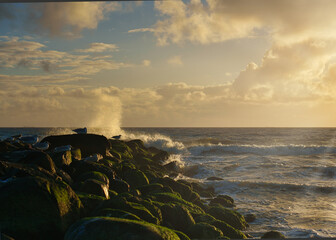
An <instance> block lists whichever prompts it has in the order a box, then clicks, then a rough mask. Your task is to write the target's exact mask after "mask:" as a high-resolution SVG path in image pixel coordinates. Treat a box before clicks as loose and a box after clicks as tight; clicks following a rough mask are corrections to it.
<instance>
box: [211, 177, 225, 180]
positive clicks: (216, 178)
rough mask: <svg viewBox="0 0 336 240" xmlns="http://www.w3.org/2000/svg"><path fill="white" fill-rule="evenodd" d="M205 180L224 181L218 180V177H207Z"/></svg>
mask: <svg viewBox="0 0 336 240" xmlns="http://www.w3.org/2000/svg"><path fill="white" fill-rule="evenodd" d="M207 180H209V181H221V180H224V179H223V178H220V177H208V178H207Z"/></svg>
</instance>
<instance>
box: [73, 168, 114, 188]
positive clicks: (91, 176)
mask: <svg viewBox="0 0 336 240" xmlns="http://www.w3.org/2000/svg"><path fill="white" fill-rule="evenodd" d="M87 179H95V180H97V181H100V182H103V183H105V184H106V185H109V179H108V177H107V176H106V175H105V174H104V173H101V172H97V171H91V172H86V173H83V174H81V175H79V177H78V178H77V179H76V180H77V181H83V182H84V181H85V180H87Z"/></svg>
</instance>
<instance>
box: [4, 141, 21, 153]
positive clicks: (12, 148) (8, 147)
mask: <svg viewBox="0 0 336 240" xmlns="http://www.w3.org/2000/svg"><path fill="white" fill-rule="evenodd" d="M18 149H19V148H18V147H17V146H14V145H13V144H11V143H9V142H7V141H1V142H0V153H4V152H10V151H15V150H18Z"/></svg>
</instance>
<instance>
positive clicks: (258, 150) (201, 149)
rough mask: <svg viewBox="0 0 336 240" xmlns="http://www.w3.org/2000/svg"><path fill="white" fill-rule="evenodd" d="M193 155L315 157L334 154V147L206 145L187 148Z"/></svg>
mask: <svg viewBox="0 0 336 240" xmlns="http://www.w3.org/2000/svg"><path fill="white" fill-rule="evenodd" d="M188 150H189V151H190V152H191V153H192V154H193V155H220V154H224V153H229V154H257V155H264V156H266V155H280V156H283V155H316V154H336V147H333V146H319V145H310V146H306V145H293V144H290V145H273V146H267V145H231V144H230V145H226V144H216V145H214V144H208V145H201V146H194V147H189V148H188Z"/></svg>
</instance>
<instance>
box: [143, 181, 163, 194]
mask: <svg viewBox="0 0 336 240" xmlns="http://www.w3.org/2000/svg"><path fill="white" fill-rule="evenodd" d="M138 189H139V190H140V192H141V194H143V195H147V194H149V193H153V192H164V191H163V185H162V184H159V183H152V184H148V185H144V186H141V187H138Z"/></svg>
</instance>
